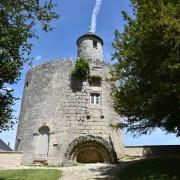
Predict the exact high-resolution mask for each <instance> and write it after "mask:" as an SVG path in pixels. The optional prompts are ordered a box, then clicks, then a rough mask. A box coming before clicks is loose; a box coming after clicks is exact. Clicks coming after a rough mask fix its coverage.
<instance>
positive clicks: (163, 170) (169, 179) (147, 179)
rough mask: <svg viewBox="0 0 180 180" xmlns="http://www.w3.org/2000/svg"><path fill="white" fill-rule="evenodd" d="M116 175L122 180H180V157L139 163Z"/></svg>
mask: <svg viewBox="0 0 180 180" xmlns="http://www.w3.org/2000/svg"><path fill="white" fill-rule="evenodd" d="M116 175H117V179H121V180H180V157H166V158H156V159H150V160H142V161H137V162H135V163H133V164H131V165H129V166H127V167H126V168H124V169H123V170H121V171H119V172H118V174H116Z"/></svg>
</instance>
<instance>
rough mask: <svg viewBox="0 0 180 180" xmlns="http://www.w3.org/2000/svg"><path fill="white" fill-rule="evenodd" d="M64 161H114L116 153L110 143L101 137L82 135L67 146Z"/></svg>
mask: <svg viewBox="0 0 180 180" xmlns="http://www.w3.org/2000/svg"><path fill="white" fill-rule="evenodd" d="M64 156H65V161H68V160H72V161H73V162H78V163H97V162H99V163H104V162H105V163H114V162H115V161H116V155H115V152H114V151H113V148H112V147H111V146H110V144H109V143H108V142H107V141H106V140H104V139H103V138H101V137H96V136H91V135H89V136H82V137H79V138H77V139H75V140H74V141H73V142H72V143H71V144H70V145H69V146H68V148H67V150H66V153H65V155H64Z"/></svg>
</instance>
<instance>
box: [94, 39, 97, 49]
mask: <svg viewBox="0 0 180 180" xmlns="http://www.w3.org/2000/svg"><path fill="white" fill-rule="evenodd" d="M93 48H97V41H95V40H94V41H93Z"/></svg>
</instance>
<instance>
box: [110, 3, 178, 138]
mask: <svg viewBox="0 0 180 180" xmlns="http://www.w3.org/2000/svg"><path fill="white" fill-rule="evenodd" d="M131 2H132V5H133V17H130V16H129V15H128V13H126V12H122V14H123V17H124V19H125V20H126V25H125V27H124V32H123V33H119V32H118V31H116V32H115V40H114V42H113V48H114V50H115V51H114V54H113V58H114V59H117V63H116V64H115V70H114V72H113V76H114V81H116V82H118V87H117V86H116V88H114V91H113V97H114V107H115V110H116V112H117V113H119V114H120V115H122V116H123V117H124V124H125V125H126V126H127V129H128V131H130V132H133V133H134V134H135V135H136V134H146V133H150V132H151V131H152V130H153V129H154V128H156V127H158V128H161V129H163V130H166V132H170V133H175V134H176V135H177V136H180V58H179V50H180V1H178V0H158V1H157V0H131ZM117 80H118V81H117Z"/></svg>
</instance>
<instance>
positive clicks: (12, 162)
mask: <svg viewBox="0 0 180 180" xmlns="http://www.w3.org/2000/svg"><path fill="white" fill-rule="evenodd" d="M21 164H22V152H9V151H8V152H5V151H3V152H0V167H7V166H13V167H15V166H20V165H21Z"/></svg>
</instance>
